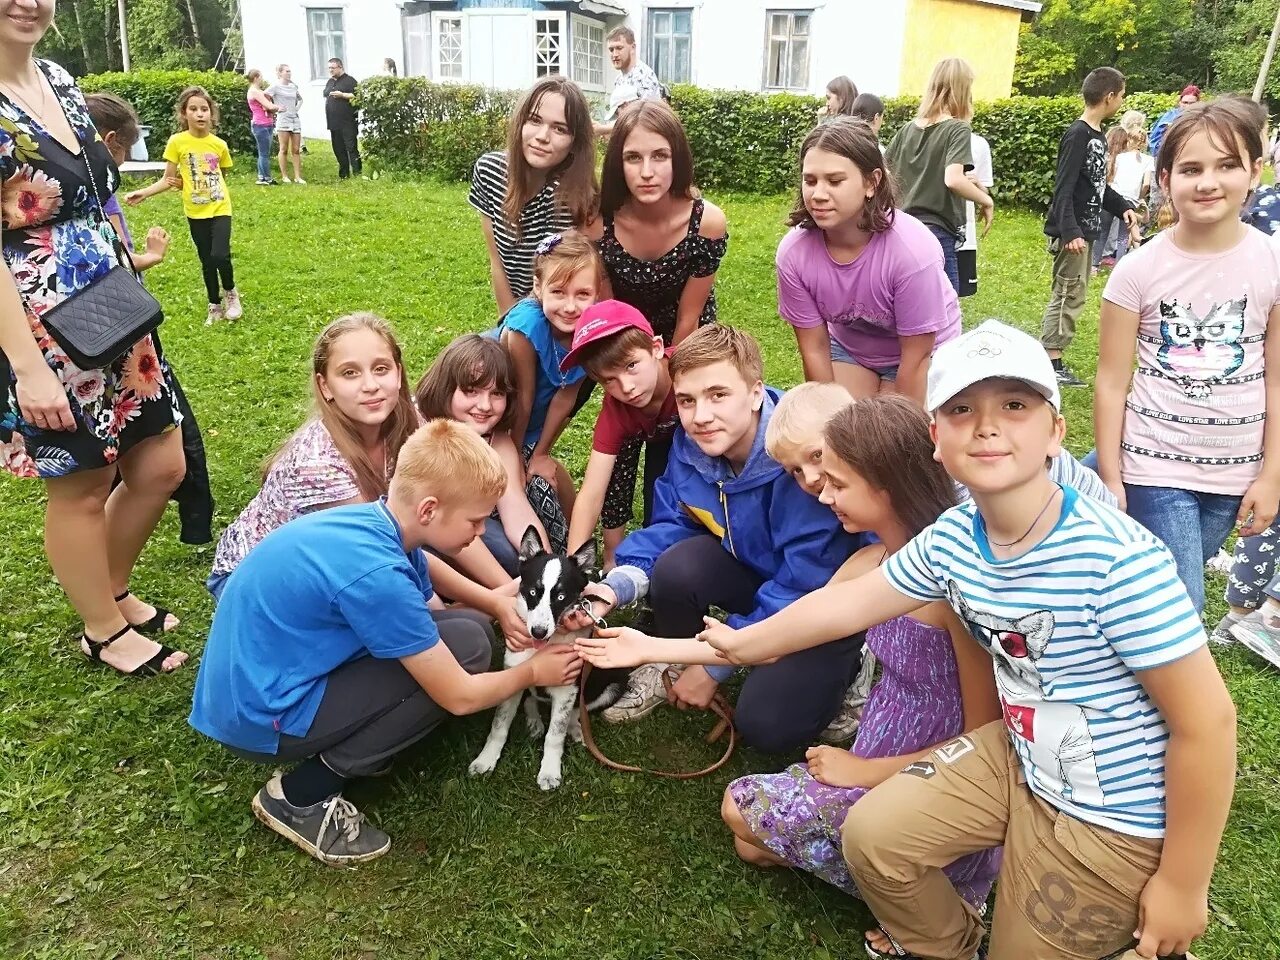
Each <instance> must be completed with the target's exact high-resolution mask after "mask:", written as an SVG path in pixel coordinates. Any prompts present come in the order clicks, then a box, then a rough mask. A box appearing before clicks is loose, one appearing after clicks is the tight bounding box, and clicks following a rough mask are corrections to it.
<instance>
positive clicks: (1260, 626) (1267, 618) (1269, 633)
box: [1231, 603, 1280, 667]
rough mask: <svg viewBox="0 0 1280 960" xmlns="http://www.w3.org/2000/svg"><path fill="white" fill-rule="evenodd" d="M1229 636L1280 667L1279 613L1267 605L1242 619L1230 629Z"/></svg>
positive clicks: (1274, 665)
mask: <svg viewBox="0 0 1280 960" xmlns="http://www.w3.org/2000/svg"><path fill="white" fill-rule="evenodd" d="M1231 635H1232V636H1233V637H1235V638H1236V639H1237V640H1239V641H1240V642H1241V643H1242V644H1244V645H1245V646H1246V647H1248V648H1249V649H1250V650H1252V651H1253V652H1254V653H1256V654H1257V655H1258V656H1260V657H1261V658H1262V659H1263V660H1266V661H1267V662H1268V663H1270V664H1271V665H1272V666H1273V667H1280V612H1277V611H1276V609H1275V607H1274V605H1272V604H1270V603H1267V604H1264V605H1263V606H1262V607H1261V608H1260V609H1258V610H1254V611H1253V612H1252V613H1251V614H1249V615H1248V616H1247V617H1243V618H1242V619H1241V620H1240V621H1239V622H1238V623H1236V625H1235V626H1233V627H1232V628H1231Z"/></svg>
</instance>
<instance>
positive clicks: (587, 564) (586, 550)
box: [570, 537, 598, 572]
mask: <svg viewBox="0 0 1280 960" xmlns="http://www.w3.org/2000/svg"><path fill="white" fill-rule="evenodd" d="M570 556H571V557H572V558H573V562H574V563H576V564H577V565H578V568H579V569H581V570H582V571H583V572H587V571H594V570H595V569H596V566H597V563H598V554H597V553H596V539H595V537H592V538H591V539H589V540H588V541H587V542H586V543H584V544H583V545H582V546H580V547H579V548H578V549H577V550H575V551H573V553H572V554H570Z"/></svg>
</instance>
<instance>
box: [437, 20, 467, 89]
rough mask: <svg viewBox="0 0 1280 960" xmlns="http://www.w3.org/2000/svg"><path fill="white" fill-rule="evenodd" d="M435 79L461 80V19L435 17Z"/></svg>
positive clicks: (462, 75)
mask: <svg viewBox="0 0 1280 960" xmlns="http://www.w3.org/2000/svg"><path fill="white" fill-rule="evenodd" d="M435 28H436V70H435V74H436V77H435V78H436V79H437V80H462V79H463V77H464V74H463V70H462V18H461V17H442V16H439V15H437V16H436V19H435Z"/></svg>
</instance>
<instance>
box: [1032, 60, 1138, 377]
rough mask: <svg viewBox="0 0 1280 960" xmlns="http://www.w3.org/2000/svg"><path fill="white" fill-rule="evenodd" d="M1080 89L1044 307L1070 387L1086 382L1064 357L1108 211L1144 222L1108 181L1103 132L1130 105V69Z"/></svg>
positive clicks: (1046, 340) (1056, 363)
mask: <svg viewBox="0 0 1280 960" xmlns="http://www.w3.org/2000/svg"><path fill="white" fill-rule="evenodd" d="M1080 94H1081V96H1083V97H1084V113H1082V114H1081V115H1080V119H1078V120H1076V121H1075V122H1074V123H1072V124H1071V126H1069V127H1067V131H1066V133H1064V134H1063V135H1062V140H1061V141H1060V142H1059V143H1058V172H1057V175H1056V176H1055V177H1054V182H1053V202H1052V204H1051V205H1050V207H1049V215H1048V217H1047V218H1046V219H1045V224H1044V232H1045V235H1046V236H1048V238H1049V252H1050V253H1052V254H1053V291H1052V293H1051V294H1050V296H1049V305H1048V306H1047V307H1045V310H1044V320H1043V323H1042V328H1041V334H1040V343H1041V344H1042V345H1043V346H1044V348H1045V351H1046V352H1047V353H1048V354H1049V359H1051V360H1052V361H1053V369H1054V371H1055V372H1056V373H1057V375H1058V382H1059V383H1060V384H1062V385H1063V386H1064V387H1081V386H1084V381H1083V380H1081V379H1080V378H1079V377H1077V376H1076V375H1075V373H1073V372H1072V370H1071V368H1070V367H1068V366H1067V365H1066V363H1065V362H1064V361H1063V359H1062V353H1063V351H1064V350H1066V349H1067V347H1069V346H1070V345H1071V341H1072V339H1073V338H1074V337H1075V333H1076V321H1077V320H1079V319H1080V313H1081V312H1082V311H1083V310H1084V301H1085V296H1086V294H1087V293H1088V290H1089V266H1090V264H1091V262H1092V254H1093V242H1094V241H1095V240H1097V239H1098V233H1099V231H1100V230H1101V228H1102V211H1103V210H1104V209H1105V210H1106V211H1107V212H1108V213H1110V214H1111V215H1112V216H1114V217H1122V218H1123V219H1124V222H1125V225H1126V226H1127V227H1128V228H1129V230H1130V232H1131V233H1132V232H1133V231H1136V230H1137V224H1138V216H1137V214H1136V213H1134V211H1133V207H1132V205H1131V204H1130V203H1129V201H1127V200H1125V198H1124V197H1122V196H1120V194H1118V193H1116V192H1115V191H1114V190H1112V189H1111V188H1110V187H1109V186H1107V140H1106V138H1105V137H1104V136H1103V135H1102V124H1103V121H1105V120H1109V119H1111V118H1112V117H1114V116H1115V115H1116V113H1118V112H1119V110H1120V108H1121V107H1122V106H1124V74H1122V73H1121V72H1120V71H1119V70H1116V69H1114V68H1112V67H1099V68H1098V69H1096V70H1094V71H1093V72H1091V73H1090V74H1089V75H1088V76H1087V77H1085V78H1084V84H1083V86H1082V87H1081V89H1080ZM1135 241H1136V238H1135Z"/></svg>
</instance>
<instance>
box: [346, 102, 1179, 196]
mask: <svg viewBox="0 0 1280 960" xmlns="http://www.w3.org/2000/svg"><path fill="white" fill-rule="evenodd" d="M518 97H519V94H518V93H513V92H510V91H501V90H487V89H485V88H483V87H475V86H452V85H440V84H433V83H430V82H428V81H426V80H423V79H421V78H417V77H411V78H406V79H402V80H401V79H394V78H391V77H378V78H375V79H372V80H365V81H363V82H362V83H361V84H360V99H359V101H358V106H359V107H360V109H361V125H362V131H363V142H364V148H365V151H366V152H367V153H368V154H369V155H370V156H372V157H374V158H376V160H377V161H378V162H380V163H382V164H383V165H384V166H387V167H391V168H399V169H407V170H413V171H417V172H419V173H425V174H430V175H432V176H436V177H440V178H442V179H446V180H465V179H467V177H469V176H470V174H471V166H472V164H473V163H474V162H475V159H476V157H478V156H479V155H480V154H482V153H484V152H485V151H486V150H496V149H500V148H501V146H502V143H503V138H504V129H505V125H506V120H507V117H508V116H509V115H510V113H511V110H512V109H513V107H514V105H515V101H516V99H517V98H518ZM1174 101H1175V98H1174V96H1172V95H1170V94H1146V93H1139V94H1134V95H1132V96H1130V97H1129V98H1128V102H1127V104H1126V106H1127V107H1128V108H1132V109H1136V110H1142V111H1144V112H1146V114H1147V117H1148V122H1154V121H1155V119H1156V118H1157V117H1158V116H1159V115H1160V114H1161V113H1163V112H1164V111H1165V110H1167V109H1168V108H1169V107H1171V106H1173V104H1174ZM820 102H821V101H819V100H818V98H816V97H809V96H796V95H793V94H786V93H779V94H768V95H766V94H759V93H747V92H743V91H734V90H702V89H699V88H697V87H692V86H684V85H679V86H676V87H675V88H674V89H673V91H672V105H673V106H674V107H675V109H676V111H677V112H678V113H679V114H680V116H681V119H682V120H683V121H684V126H685V129H686V130H687V131H688V133H689V142H690V146H691V147H692V149H693V157H694V163H695V165H696V167H697V180H698V183H699V184H700V185H701V186H703V187H704V188H706V189H707V190H745V191H750V192H756V193H778V192H784V191H790V190H793V189H795V185H796V182H797V179H798V178H797V173H796V161H797V156H798V154H799V150H800V143H801V142H802V141H803V140H804V138H805V135H806V134H807V133H808V132H809V130H810V129H811V128H812V126H813V123H814V117H815V111H816V110H817V108H818V105H819V104H820ZM918 103H919V100H918V99H917V98H913V97H895V98H892V99H890V100H887V101H886V104H885V114H886V116H885V125H884V129H883V130H882V131H881V137H882V138H883V140H884V141H885V142H886V143H887V142H888V141H889V139H890V138H891V137H892V136H893V134H894V132H895V131H896V130H897V129H898V128H899V127H900V126H901V125H902V124H903V123H906V122H908V121H909V120H910V119H911V118H912V117H913V116H914V115H915V110H916V106H917V105H918ZM1080 110H1081V102H1080V100H1079V98H1077V97H1013V98H1011V99H1008V100H995V101H991V102H988V103H980V104H978V107H977V111H976V114H975V116H974V119H973V128H974V130H975V131H976V132H978V133H980V134H982V135H983V136H984V137H986V138H987V140H988V141H990V143H991V154H992V162H993V164H994V166H995V174H996V188H995V194H996V198H997V201H998V202H999V203H1003V204H1013V205H1018V206H1026V207H1033V208H1043V207H1045V206H1047V205H1048V202H1049V197H1050V195H1051V194H1052V192H1053V175H1054V166H1055V162H1056V158H1057V153H1058V140H1059V138H1060V137H1061V136H1062V132H1063V131H1064V130H1065V129H1066V128H1067V126H1068V125H1069V124H1070V123H1071V121H1072V120H1074V119H1075V118H1076V117H1078V116H1079V115H1080Z"/></svg>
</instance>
